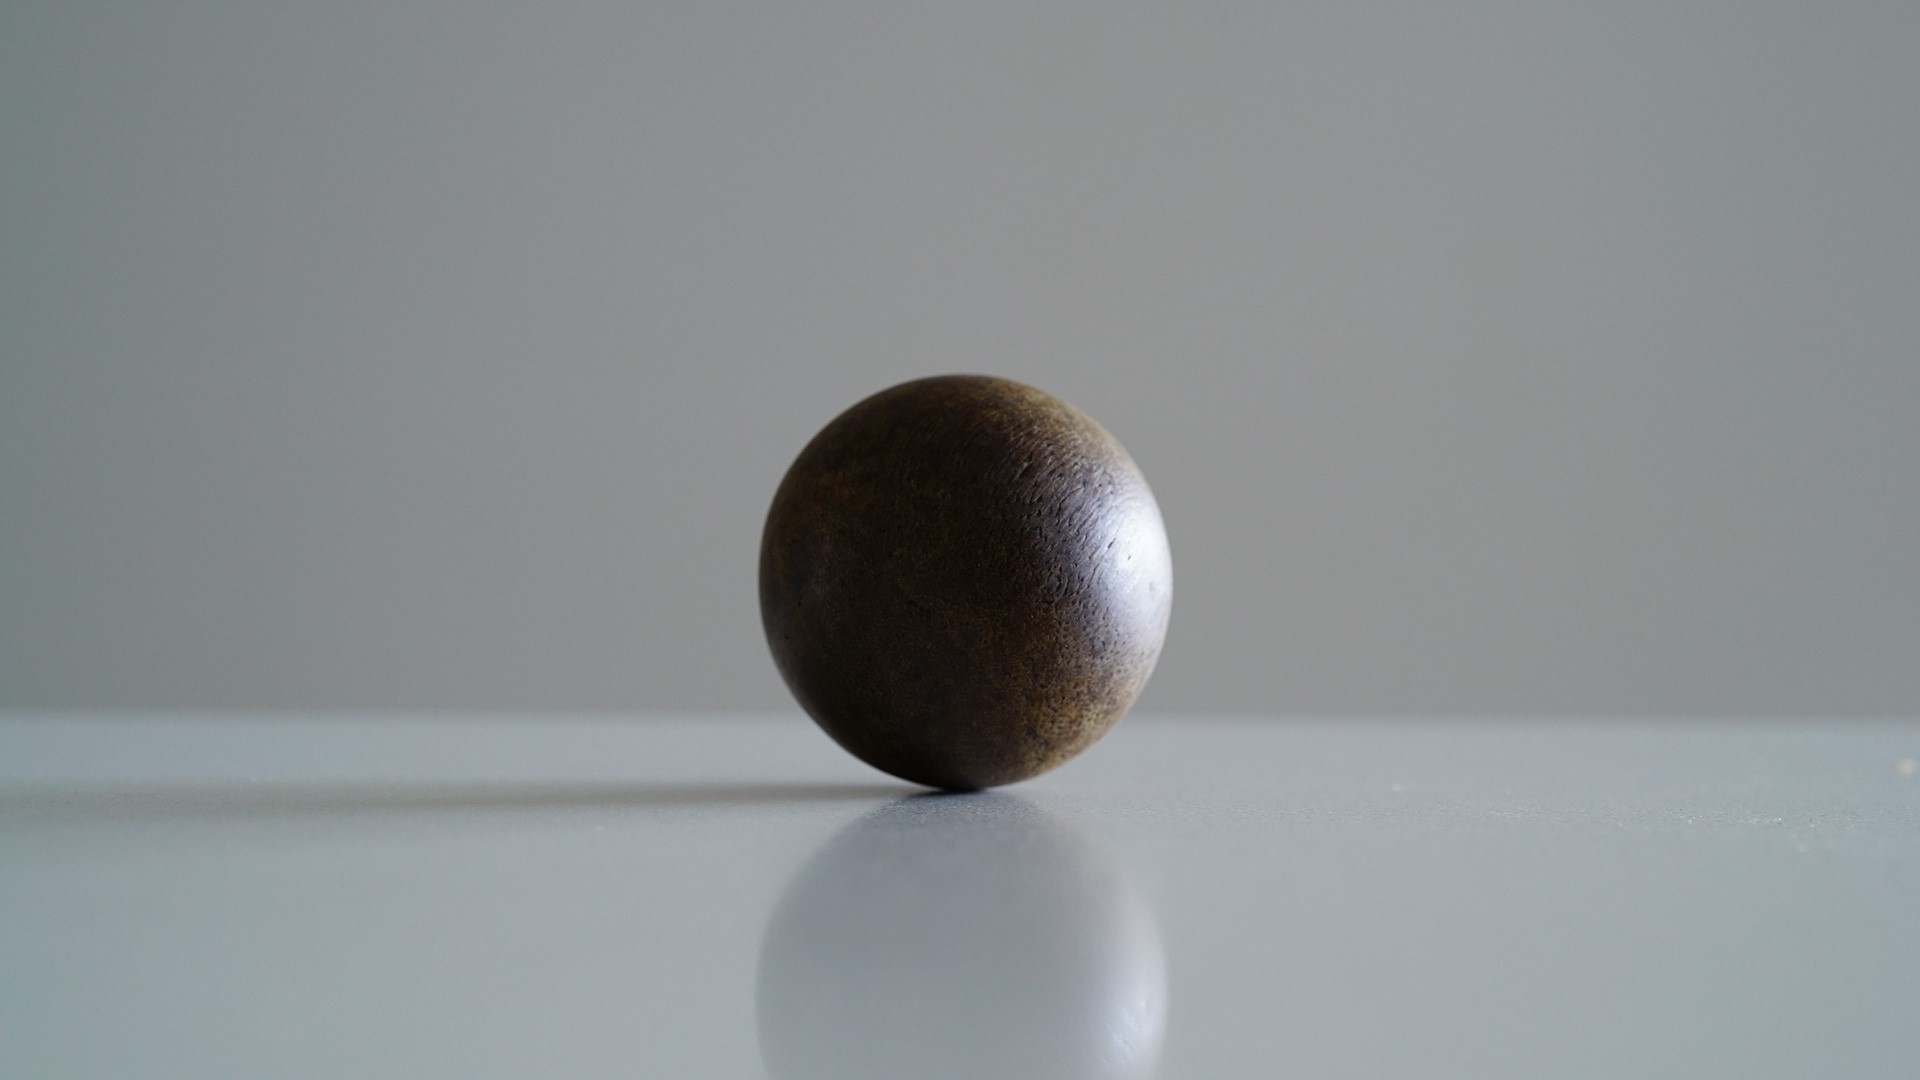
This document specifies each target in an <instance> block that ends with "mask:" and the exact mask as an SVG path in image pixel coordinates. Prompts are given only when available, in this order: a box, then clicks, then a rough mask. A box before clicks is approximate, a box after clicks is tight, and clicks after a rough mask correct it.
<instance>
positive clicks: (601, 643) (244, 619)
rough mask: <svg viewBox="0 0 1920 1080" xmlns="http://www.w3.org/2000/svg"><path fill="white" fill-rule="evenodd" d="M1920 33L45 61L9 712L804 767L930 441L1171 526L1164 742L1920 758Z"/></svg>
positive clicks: (1647, 30) (985, 16)
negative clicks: (771, 607)
mask: <svg viewBox="0 0 1920 1080" xmlns="http://www.w3.org/2000/svg"><path fill="white" fill-rule="evenodd" d="M1916 57H1920V5H1915V4H1912V3H1909V2H1897V0H1889V2H1885V3H1864V2H1843V3H1836V4H1824V5H1813V4H1805V3H1793V4H1789V3H1772V2H1753V0H1742V2H1717V3H1702V2H1691V3H1652V2H1640V0H1634V2H1624V3H1612V4H1551V5H1514V4H1487V3H1477V2H1468V3H1457V4H1446V5H1434V4H1418V3H1392V4H1388V3H1377V2H1369V0H1359V2H1356V0H1337V2H1335V0H1326V2H1304V3H1251V2H1243V3H1204V2H1201V3H1185V4H1177V5H1176V4H1152V5H1145V4H1126V3H1121V4H1098V5H1096V4H1064V3H1038V4H1036V3H991V2H989V3H977V2H976V3H966V4H958V3H955V4H945V3H929V4H879V3H876V4H846V3H837V2H821V3H807V4H772V3H732V2H699V3H694V2H686V3H680V2H666V3H655V2H640V3H634V2H627V3H573V2H567V0H560V2H555V3H543V4H529V3H514V4H504V3H494V2H477V0H464V2H453V0H429V2H405V0H401V2H395V0H380V2H378V3H373V2H336V3H324V4H314V3H292V2H264V0H247V2H240V0H213V2H195V0H169V2H166V3H144V4H137V3H104V2H99V0H59V2H53V0H8V2H7V3H5V4H4V5H0V706H4V707H14V708H82V709H91V708H123V707H131V708H221V709H225V708H233V709H269V708H271V709H323V708H402V709H439V708H446V709H642V708H661V709H668V708H671V709H716V710H719V709H757V708H790V707H792V706H791V704H790V701H789V699H788V698H787V696H786V693H785V691H784V689H783V688H782V687H781V685H780V682H779V679H778V676H777V675H776V674H775V672H774V669H773V666H772V664H771V662H770V661H769V660H768V658H767V655H766V649H765V646H764V644H763V642H762V639H761V632H760V626H759V618H758V613H757V606H756V605H757V602H756V598H755V585H754V574H755V556H756V550H757V545H758V541H759V530H760V524H761V519H762V515H763V514H764V512H765V510H766V506H767V503H768V500H769V499H770V498H771V495H772V492H773V489H774V486H775V485H776V484H777V483H778V481H779V479H780V476H781V474H782V472H783V471H784V470H785V468H786V466H787V464H788V463H789V462H790V461H791V459H792V457H793V455H794V454H795V453H797V452H798V450H799V448H800V447H801V445H802V444H804V442H805V441H806V440H807V439H808V438H809V437H810V436H811V435H812V433H813V432H814V431H815V430H817V429H818V428H819V427H820V426H821V425H822V424H824V423H825V422H826V421H827V420H828V419H830V418H831V417H832V416H833V415H834V414H835V413H837V412H839V411H840V410H841V409H842V408H844V407H846V406H847V405H849V404H851V403H852V402H853V401H855V400H857V399H859V398H860V397H863V396H865V395H866V394H868V393H870V392H872V391H874V390H877V389H880V388H882V387H884V386H886V385H889V384H892V383H895V382H898V381H901V380H904V379H907V378H912V377H915V376H920V375H925V374H932V373H937V372H948V371H977V372H989V373H994V374H1000V375H1005V376H1008V377H1012V378H1016V379H1020V380H1022V381H1025V382H1029V383H1033V384H1035V385H1037V386H1040V387H1043V388H1045V389H1047V390H1050V391H1052V392H1054V393H1057V394H1059V395H1061V396H1063V397H1065V398H1066V399H1068V400H1069V401H1072V402H1074V403H1075V404H1077V405H1079V406H1080V407H1081V408H1083V409H1085V410H1086V411H1088V412H1089V413H1091V414H1092V415H1093V416H1095V417H1096V418H1098V419H1099V420H1100V421H1102V422H1103V423H1104V424H1106V425H1107V427H1109V428H1110V429H1111V430H1112V431H1114V432H1115V434H1117V435H1118V436H1119V437H1120V438H1121V439H1122V440H1123V441H1124V442H1125V443H1126V444H1127V446H1128V447H1129V449H1130V450H1131V451H1132V452H1133V454H1134V456H1135V458H1136V459H1137V460H1138V461H1139V462H1140V464H1141V465H1142V467H1143V468H1144V469H1145V471H1146V473H1147V476H1148V477H1149V479H1150V480H1151V482H1152V483H1153V485H1154V487H1155V491H1156V493H1157V494H1158V496H1159V499H1160V501H1161V505H1162V508H1163V509H1164V511H1165V514H1166V517H1167V521H1168V524H1169V529H1170V532H1171V535H1172V540H1173V547H1174V559H1175V580H1176V603H1175V609H1174V624H1173V628H1172V633H1171V636H1170V639H1169V643H1168V646H1167V651H1166V653H1165V654H1164V656H1163V658H1162V661H1161V665H1160V669H1159V672H1158V674H1157V675H1156V676H1155V680H1154V682H1153V684H1152V685H1151V686H1150V687H1149V689H1148V691H1147V695H1146V697H1145V698H1144V699H1143V701H1142V703H1141V708H1143V709H1149V710H1154V711H1194V712H1346V713H1404V712H1453V713H1458V712H1502V713H1522V712H1524V713H1621V714H1739V715H1776V714H1803V713H1814V714H1881V713H1916V712H1920V565H1917V561H1916V560H1917V557H1920V107H1916V106H1917V105H1920V63H1916V60H1915V58H1916Z"/></svg>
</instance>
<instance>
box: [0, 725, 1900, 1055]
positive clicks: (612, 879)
mask: <svg viewBox="0 0 1920 1080" xmlns="http://www.w3.org/2000/svg"><path fill="white" fill-rule="evenodd" d="M1917 759H1920V722H1915V721H1905V720H1889V721H1878V722H1859V721H1854V722H1844V723H1843V722H1823V721H1816V720H1807V721H1796V722H1783V721H1759V722H1752V723H1741V722H1734V721H1671V722H1653V721H1645V720H1632V721H1611V722H1605V721H1598V720H1565V719H1553V720H1535V721H1525V720H1474V719H1433V720H1363V719H1351V720H1334V719H1297V718H1296V719H1285V718H1245V719H1236V720H1220V719H1181V718H1159V717H1136V718H1132V719H1129V720H1127V721H1126V722H1124V723H1123V724H1122V725H1121V726H1120V728H1119V729H1117V730H1116V731H1115V732H1114V733H1113V734H1112V735H1111V736H1109V737H1108V738H1107V740H1106V741H1105V742H1103V743H1101V744H1100V745H1099V746H1097V747H1095V748H1094V750H1092V751H1091V752H1089V753H1088V754H1087V755H1085V756H1084V757H1082V758H1081V759H1079V760H1077V761H1075V762H1073V763H1071V764H1069V765H1067V766H1066V767H1065V768H1063V769H1061V770H1059V771H1057V772H1055V773H1051V774H1049V775H1047V776H1044V777H1042V778H1040V779H1038V780H1035V781H1032V782H1029V783H1026V784H1022V785H1018V786H1016V787H1013V788H1009V789H1006V790H1004V791H1000V792H995V793H988V794H982V795H970V796H935V795H922V794H918V793H917V792H916V791H915V789H913V788H911V787H909V786H906V785H903V784H900V783H897V782H894V781H891V780H889V779H888V778H887V777H884V776H881V775H879V774H876V773H874V772H872V771H870V770H868V769H866V768H865V767H864V766H862V765H860V764H859V763H858V762H856V761H854V760H853V759H851V758H850V757H848V756H846V755H845V754H843V753H842V752H840V751H839V750H838V749H837V748H836V747H834V746H833V745H832V744H831V743H830V742H828V741H827V740H826V739H825V738H824V736H822V735H821V734H820V733H819V732H818V730H816V729H815V728H814V727H813V725H812V724H811V723H809V722H808V721H807V720H805V719H804V718H803V717H801V716H800V715H798V714H797V713H796V714H791V715H778V716H759V717H753V716H718V715H716V716H688V715H679V716H667V715H647V716H630V717H623V716H607V717H586V718H582V717H566V716H560V717H548V716H514V717H507V716H473V717H467V716H437V717H419V716H412V717H408V716H367V715H356V716H327V715H285V716H217V717H195V716H182V715H154V716H119V717H93V718H77V717H61V718H53V717H40V716H27V715H14V716H8V717H4V718H0V1076H4V1077H33V1078H57V1077H86V1078H95V1077H99V1078H105V1077H115V1078H121V1077H195V1078H207V1080H212V1078H229V1077H231V1078H247V1080H258V1078H282V1077H285V1078H306V1077H355V1078H371V1077H407V1078H411V1080H426V1078H439V1077H446V1078H455V1077H457V1078H461V1080H475V1078H492V1077H500V1078H506V1077H543V1078H545V1077H562V1076H564V1077H570V1078H588V1077H623V1078H639V1077H646V1078H654V1077H661V1078H666V1077H672V1078H682V1077H741V1078H748V1080H752V1078H761V1077H771V1078H773V1080H786V1078H808V1080H815V1078H820V1080H824V1078H835V1080H862V1078H867V1077H916V1078H925V1077H963V1076H964V1077H995V1078H1024V1077H1036V1078H1037V1077H1045V1078H1049V1080H1072V1078H1081V1077H1085V1078H1108V1077H1149V1076H1158V1077H1167V1078H1175V1077H1178V1078H1194V1080H1229V1078H1238V1077H1249V1078H1252V1077H1261V1078H1267V1077H1291V1076H1312V1077H1401V1076H1421V1077H1475V1078H1493V1077H1512V1078H1530V1080H1531V1078H1540V1077H1596V1078H1597V1077H1626V1076H1632V1077H1687V1078H1701V1077H1729V1078H1733V1077H1738V1078H1741V1080H1753V1078H1763V1077H1782V1078H1785V1077H1796V1078H1799V1077H1816V1076H1817V1077H1849V1078H1870V1077H1889V1078H1892V1077H1903V1078H1911V1077H1916V1076H1920V776H1916V775H1915V773H1916V765H1915V761H1916V760H1917Z"/></svg>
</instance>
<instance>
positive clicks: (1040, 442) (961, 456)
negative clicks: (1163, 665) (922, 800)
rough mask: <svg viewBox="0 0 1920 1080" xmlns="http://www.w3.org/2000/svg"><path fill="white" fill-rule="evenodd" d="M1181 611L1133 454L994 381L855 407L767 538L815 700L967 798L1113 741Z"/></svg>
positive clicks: (824, 717) (768, 600)
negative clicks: (1171, 618) (1173, 613)
mask: <svg viewBox="0 0 1920 1080" xmlns="http://www.w3.org/2000/svg"><path fill="white" fill-rule="evenodd" d="M1172 600H1173V568H1172V563H1171V559H1170V556H1169V553H1168V548H1167V534H1166V527H1165V525H1164V524H1163V523H1162V522H1161V519H1160V508H1159V506H1158V505H1157V504H1155V502H1154V499H1153V493H1152V492H1151V491H1149V490H1148V488H1147V481H1146V478H1145V477H1143V476H1142V475H1141V474H1140V469H1139V467H1138V466H1136V465H1135V464H1134V463H1133V459H1132V458H1130V457H1128V456H1127V452H1126V450H1124V449H1122V448H1121V446H1120V443H1119V442H1118V441H1117V440H1116V439H1114V437H1113V436H1112V435H1109V434H1108V433H1107V431H1106V429H1104V428H1102V427H1101V426H1100V425H1099V424H1097V423H1095V422H1094V421H1093V420H1092V419H1090V418H1089V417H1087V416H1086V415H1085V414H1084V413H1081V412H1080V411H1079V410H1077V409H1075V408H1074V407H1073V406H1071V405H1068V404H1067V403H1066V402H1064V401H1061V400H1060V399H1059V398H1056V397H1053V396H1052V395H1049V394H1046V393H1043V392H1042V391H1039V390H1036V389H1034V388H1032V387H1030V386H1023V385H1021V384H1020V383H1016V382H1011V381H1009V380H1006V379H997V378H990V377H986V376H978V375H948V376H940V377H937V378H930V379H919V380H916V381H913V382H908V383H903V384H901V385H899V386H895V387H893V388H891V389H889V390H883V391H881V392H880V393H877V394H875V395H873V396H872V397H869V398H867V399H866V400H864V401H861V402H859V403H858V404H856V405H854V406H853V407H852V408H850V409H848V410H847V411H846V412H844V413H841V414H840V416H838V417H837V418H835V419H834V420H833V421H832V422H831V423H829V424H828V425H827V426H826V427H825V428H824V429H822V430H821V432H820V433H819V434H818V435H816V436H815V437H814V439H813V441H812V442H810V443H808V444H807V446H806V448H805V449H804V450H802V451H801V452H800V456H799V458H798V459H796V460H795V461H794V463H793V466H792V468H790V469H789V470H788V471H787V475H786V478H785V479H784V480H782V481H781V483H780V487H779V490H778V491H777V492H776V493H775V495H774V498H773V507H772V509H771V510H770V511H769V512H768V514H767V524H766V531H765V533H764V534H763V536H762V539H761V545H760V613H761V619H762V622H763V623H764V625H765V628H766V633H767V643H768V645H769V646H770V648H771V649H772V651H773V658H774V662H775V663H776V664H777V665H778V666H779V668H780V673H781V675H782V676H783V677H784V678H785V679H786V682H787V686H788V687H789V688H790V689H791V690H792V691H793V694H794V697H796V698H798V699H799V701H800V704H801V706H802V707H803V708H805V709H806V711H807V713H808V714H809V715H811V716H812V717H813V718H814V720H815V721H816V722H818V723H819V725H820V726H821V727H822V728H823V729H825V730H826V732H827V734H828V735H830V736H832V738H833V739H834V740H835V741H836V742H838V743H839V744H840V745H841V746H843V747H845V748H846V749H847V750H848V751H849V752H851V753H852V754H853V755H854V756H855V757H858V758H860V759H861V760H862V761H865V762H867V763H868V764H870V765H872V766H874V767H875V768H878V769H880V770H882V771H884V772H888V773H891V774H893V775H894V776H898V777H900V778H902V779H904V780H910V781H912V782H914V783H918V784H925V785H927V786H929V787H935V788H945V789H948V790H955V791H968V790H975V789H979V788H985V787H992V786H995V785H999V784H1010V783H1013V782H1015V781H1019V780H1024V779H1026V778H1028V777H1031V776H1034V775H1037V774H1039V773H1042V772H1045V771H1046V770H1048V769H1051V768H1053V767H1055V766H1057V765H1059V764H1061V763H1063V762H1065V761H1067V760H1068V759H1069V758H1072V757H1073V756H1074V755H1076V754H1078V753H1080V752H1081V751H1082V750H1085V749H1086V748H1087V747H1089V746H1091V745H1092V744H1093V743H1094V742H1095V741H1097V740H1098V739H1099V738H1100V737H1101V736H1102V735H1104V734H1106V732H1107V731H1108V730H1109V729H1110V728H1112V726H1113V725H1114V724H1115V723H1116V722H1117V721H1118V720H1119V719H1120V717H1121V716H1123V715H1124V714H1125V713H1126V711H1127V709H1128V708H1129V707H1131V706H1132V704H1133V701H1134V699H1135V698H1136V697H1138V696H1139V693H1140V689H1141V687H1143V686H1144V685H1145V684H1146V681H1147V676H1148V675H1149V674H1151V673H1152V671H1153V666H1154V662H1155V661H1156V660H1157V659H1158V658H1159V655H1160V646H1161V643H1162V642H1163V641H1164V640H1165V639H1166V631H1167V618H1168V613H1169V611H1170V609H1171V605H1172Z"/></svg>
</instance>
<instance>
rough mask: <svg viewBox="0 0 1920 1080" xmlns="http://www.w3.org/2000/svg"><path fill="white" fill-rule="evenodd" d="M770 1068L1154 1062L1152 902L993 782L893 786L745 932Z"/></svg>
mask: <svg viewBox="0 0 1920 1080" xmlns="http://www.w3.org/2000/svg"><path fill="white" fill-rule="evenodd" d="M758 985H759V991H758V998H759V1000H758V1009H759V1024H760V1048H761V1053H762V1055H764V1057H765V1058H766V1063H767V1070H768V1072H769V1073H770V1074H771V1075H772V1076H773V1078H774V1080H866V1078H869V1077H887V1078H889V1080H896V1078H898V1077H901V1076H915V1077H969V1078H977V1077H996V1078H1002V1080H1024V1078H1028V1077H1033V1078H1041V1077H1044V1078H1046V1080H1078V1078H1086V1080H1121V1078H1136V1077H1147V1076H1150V1075H1152V1072H1153V1069H1154V1064H1155V1061H1156V1059H1157V1058H1158V1056H1159V1051H1160V1042H1161V1037H1162V1034H1163V1032H1164V1030H1165V1027H1166V1015H1167V976H1166V961H1165V956H1164V954H1163V952H1162V950H1161V946H1160V939H1159V934H1158V932H1157V931H1156V929H1155V927H1154V923H1153V917H1152V914H1151V913H1150V912H1149V910H1148V908H1147V905H1146V904H1145V902H1144V901H1143V900H1142V899H1141V897H1140V896H1139V894H1138V892H1137V891H1136V890H1135V889H1134V888H1133V887H1132V885H1131V883H1130V882H1129V881H1128V880H1127V879H1126V876H1125V874H1124V873H1123V872H1122V871H1121V869H1120V867H1119V865H1118V864H1117V863H1116V862H1115V861H1114V860H1113V859H1112V857H1110V856H1109V855H1107V854H1106V853H1105V852H1104V851H1102V850H1100V849H1099V848H1098V847H1097V846H1096V845H1095V844H1094V843H1093V841H1092V840H1091V839H1090V838H1089V837H1087V836H1086V835H1085V834H1083V833H1082V832H1080V831H1079V830H1077V829H1075V828H1073V827H1072V826H1070V825H1068V824H1066V823H1065V822H1062V821H1060V820H1058V819H1056V818H1052V817H1049V816H1048V815H1046V814H1044V813H1042V812H1041V811H1040V810H1039V809H1038V808H1037V807H1035V806H1033V805H1032V804H1031V803H1028V802H1025V801H1024V800H1021V799H1017V798H1013V797H1010V796H1005V795H973V796H946V797H938V796H929V797H921V798H914V799H906V800H903V801H901V802H897V803H893V804H891V805H889V806H885V807H882V808H881V809H879V810H877V811H874V812H873V813H871V814H868V815H867V816H866V817H864V818H861V819H860V820H858V821H856V822H854V823H853V824H852V825H850V826H848V827H847V828H846V829H844V830H842V831H841V832H840V833H839V834H838V835H837V836H835V837H834V838H833V839H832V840H830V841H829V842H828V843H827V844H826V846H825V847H823V848H822V849H821V850H820V851H819V852H818V853H817V854H816V855H814V857H813V858H812V859H811V860H809V861H808V862H807V864H806V865H805V866H804V867H803V868H802V869H801V871H800V873H799V874H798V875H797V876H796V877H795V878H794V880H793V883H792V884H791V885H789V886H788V887H787V891H786V895H785V896H783V897H782V898H781V901H780V903H779V905H778V907H777V908H776V909H775V910H774V914H773V919H772V921H771V922H770V923H769V924H768V927H767V936H766V940H765V941H764V942H763V943H762V945H761V949H760V973H759V983H758Z"/></svg>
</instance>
